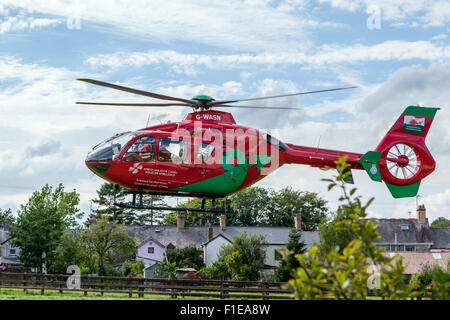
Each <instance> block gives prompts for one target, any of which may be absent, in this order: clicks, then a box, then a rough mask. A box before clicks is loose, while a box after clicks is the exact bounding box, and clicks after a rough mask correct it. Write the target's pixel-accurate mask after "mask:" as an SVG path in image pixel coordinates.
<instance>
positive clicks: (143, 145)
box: [122, 137, 156, 162]
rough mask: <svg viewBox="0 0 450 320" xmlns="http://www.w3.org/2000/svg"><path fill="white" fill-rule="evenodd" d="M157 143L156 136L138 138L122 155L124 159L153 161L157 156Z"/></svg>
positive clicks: (129, 160) (128, 160)
mask: <svg viewBox="0 0 450 320" xmlns="http://www.w3.org/2000/svg"><path fill="white" fill-rule="evenodd" d="M155 144H156V139H155V137H141V138H139V139H137V140H136V141H135V142H134V143H133V144H132V145H131V146H130V147H129V148H128V150H127V152H126V153H125V154H124V155H123V156H122V161H127V162H142V161H153V159H154V158H155Z"/></svg>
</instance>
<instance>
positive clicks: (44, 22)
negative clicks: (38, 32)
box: [0, 4, 61, 34]
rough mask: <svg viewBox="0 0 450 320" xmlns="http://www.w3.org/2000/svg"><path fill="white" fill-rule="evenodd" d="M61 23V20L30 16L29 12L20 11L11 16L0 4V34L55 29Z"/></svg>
mask: <svg viewBox="0 0 450 320" xmlns="http://www.w3.org/2000/svg"><path fill="white" fill-rule="evenodd" d="M60 23H61V20H60V19H55V18H42V17H32V16H29V15H28V14H27V10H20V11H19V13H17V14H16V15H14V16H11V12H10V11H9V10H8V8H7V7H5V6H4V5H1V4H0V34H4V33H8V32H19V31H32V30H35V29H40V28H43V27H49V26H51V27H54V26H56V25H58V24H60Z"/></svg>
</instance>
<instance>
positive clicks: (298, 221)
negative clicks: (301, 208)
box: [294, 213, 302, 231]
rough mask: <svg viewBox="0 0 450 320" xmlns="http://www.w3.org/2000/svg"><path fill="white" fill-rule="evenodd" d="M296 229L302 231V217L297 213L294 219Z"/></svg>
mask: <svg viewBox="0 0 450 320" xmlns="http://www.w3.org/2000/svg"><path fill="white" fill-rule="evenodd" d="M294 228H295V229H296V230H300V231H301V230H302V215H301V214H300V213H297V214H296V215H295V217H294Z"/></svg>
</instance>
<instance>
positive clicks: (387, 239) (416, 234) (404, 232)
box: [374, 219, 432, 244]
mask: <svg viewBox="0 0 450 320" xmlns="http://www.w3.org/2000/svg"><path fill="white" fill-rule="evenodd" d="M379 222H380V225H379V226H378V227H377V231H378V233H379V234H380V235H381V238H379V239H376V240H375V241H374V242H375V243H395V242H397V243H402V244H403V243H431V242H432V239H431V232H430V228H421V230H419V228H418V225H417V219H379ZM402 226H405V227H407V229H406V228H402Z"/></svg>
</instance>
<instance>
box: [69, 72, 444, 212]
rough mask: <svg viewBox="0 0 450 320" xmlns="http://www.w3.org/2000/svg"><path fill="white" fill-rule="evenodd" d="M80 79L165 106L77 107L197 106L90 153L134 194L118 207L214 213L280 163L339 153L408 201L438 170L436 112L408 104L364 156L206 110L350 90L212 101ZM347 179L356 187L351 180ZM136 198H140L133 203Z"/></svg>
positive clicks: (99, 169) (318, 160) (106, 174)
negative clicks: (149, 198)
mask: <svg viewBox="0 0 450 320" xmlns="http://www.w3.org/2000/svg"><path fill="white" fill-rule="evenodd" d="M78 80H80V81H84V82H88V83H91V84H95V85H99V86H103V87H108V88H112V89H117V90H122V91H126V92H129V93H134V94H138V95H143V96H147V97H150V98H156V99H161V100H166V101H170V102H169V103H102V102H77V104H87V105H108V106H136V107H170V106H184V107H192V108H193V109H194V112H192V113H189V114H187V115H186V116H185V118H184V119H183V120H182V121H180V122H175V123H166V124H161V125H156V126H151V127H147V128H144V129H140V130H138V131H133V132H131V131H130V132H124V133H120V134H116V135H115V136H113V137H111V138H109V139H107V140H105V141H104V142H102V143H100V144H98V145H96V146H95V147H94V148H93V149H92V150H91V151H90V152H89V153H88V155H87V158H86V165H87V167H88V168H89V169H90V170H91V171H92V172H94V173H95V174H96V175H98V176H100V177H101V178H103V179H105V180H107V181H110V182H111V183H114V184H115V185H117V186H122V187H125V188H127V189H128V190H129V193H131V194H133V202H132V204H123V203H121V204H120V205H121V206H125V207H130V208H138V209H161V210H167V209H171V210H179V211H181V210H185V209H183V208H181V209H180V208H166V207H164V208H160V207H153V206H150V207H148V206H144V205H143V203H142V195H143V194H144V193H146V194H157V195H164V196H177V197H179V196H187V197H200V198H202V199H203V202H202V208H201V209H198V210H193V209H189V210H191V211H205V209H204V204H205V199H212V202H213V203H212V204H213V205H212V209H211V210H208V211H209V212H211V211H213V212H216V211H217V210H216V209H215V199H216V198H223V197H226V196H228V195H230V194H233V193H235V192H237V191H239V190H242V189H244V188H246V187H248V186H250V185H252V184H254V183H256V182H257V181H259V180H261V179H262V178H264V177H265V176H266V175H268V174H270V173H271V172H273V171H274V170H276V169H278V168H279V167H281V166H282V165H284V164H292V163H297V164H306V165H310V166H312V167H319V168H323V167H326V166H327V167H336V164H335V161H336V160H338V159H339V158H340V157H342V156H347V162H348V163H349V164H350V166H351V167H350V169H357V170H366V171H367V173H368V175H369V177H370V178H371V179H372V180H374V181H379V182H381V181H384V182H385V183H386V185H387V187H388V189H389V191H390V192H391V194H392V196H393V197H394V198H402V197H413V196H415V195H416V194H417V192H418V189H419V185H420V182H421V180H422V179H423V178H425V177H426V176H428V175H429V174H430V173H431V172H433V171H434V169H435V161H434V159H433V157H432V156H431V154H430V152H429V151H428V149H427V147H426V145H425V138H426V136H427V133H428V130H429V129H430V126H431V123H432V122H433V119H434V116H435V114H436V111H437V110H439V108H431V107H418V106H409V107H407V108H406V109H405V110H404V111H403V113H402V114H401V115H400V117H399V118H398V119H397V121H396V122H395V123H394V125H393V126H392V128H391V129H390V130H389V131H388V133H387V134H386V135H385V137H384V138H383V139H382V140H381V142H380V143H379V144H378V146H377V147H376V148H375V150H374V151H369V152H367V153H365V154H361V153H353V152H346V151H336V150H328V149H321V148H313V147H304V146H298V145H294V144H289V143H283V142H281V141H279V140H278V139H276V138H275V137H273V136H271V135H270V134H267V133H264V132H261V131H259V130H256V129H252V128H247V127H243V126H240V125H238V124H236V122H235V120H234V118H233V116H232V115H231V114H230V113H227V112H222V111H217V110H211V109H212V108H215V107H224V108H230V107H233V108H265V109H298V108H284V107H277V108H270V107H252V106H242V105H230V104H233V103H237V102H241V101H254V100H262V99H273V98H280V97H286V96H295V95H304V94H311V93H320V92H328V91H337V90H346V89H351V88H355V87H345V88H335V89H327V90H318V91H309V92H301V93H293V94H287V95H279V96H270V97H260V98H250V99H240V100H225V101H216V100H214V99H213V98H211V97H209V96H206V95H199V96H195V97H193V98H192V99H183V98H176V97H170V96H166V95H161V94H157V93H152V92H148V91H142V90H137V89H133V88H129V87H124V86H119V85H115V84H111V83H107V82H103V81H98V80H92V79H78ZM347 182H349V183H353V178H352V176H351V175H350V176H348V179H347ZM136 195H139V196H140V198H139V204H138V205H136ZM225 211H226V209H225ZM220 212H223V211H220Z"/></svg>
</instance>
